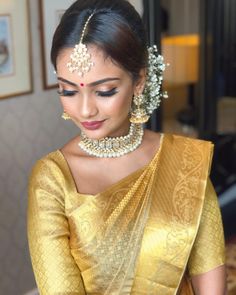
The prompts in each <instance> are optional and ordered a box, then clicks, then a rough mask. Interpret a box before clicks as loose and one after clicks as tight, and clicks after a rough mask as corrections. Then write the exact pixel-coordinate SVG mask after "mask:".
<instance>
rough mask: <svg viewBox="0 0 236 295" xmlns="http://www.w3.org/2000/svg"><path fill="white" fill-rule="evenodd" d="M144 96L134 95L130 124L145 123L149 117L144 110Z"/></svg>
mask: <svg viewBox="0 0 236 295" xmlns="http://www.w3.org/2000/svg"><path fill="white" fill-rule="evenodd" d="M144 103H145V96H144V95H143V94H139V95H135V96H134V97H133V106H132V111H131V117H130V119H129V120H130V122H131V123H135V124H142V123H146V122H147V121H148V119H149V118H150V116H149V115H148V114H147V112H146V110H145V108H144Z"/></svg>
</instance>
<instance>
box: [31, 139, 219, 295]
mask: <svg viewBox="0 0 236 295" xmlns="http://www.w3.org/2000/svg"><path fill="white" fill-rule="evenodd" d="M211 157H212V145H211V143H209V142H204V141H200V140H192V139H188V138H183V137H180V136H172V135H165V136H164V137H163V141H162V145H161V148H160V150H159V152H157V153H156V155H155V156H154V158H153V159H152V160H151V162H150V163H149V164H148V165H147V166H145V167H143V168H141V169H139V170H137V171H136V172H134V173H132V174H130V175H129V176H127V177H125V178H124V179H122V180H120V181H119V182H118V183H116V184H114V185H112V186H110V187H109V188H107V189H106V190H105V191H104V192H102V193H99V194H97V195H95V196H93V195H85V194H79V193H78V192H77V191H76V186H75V183H74V180H73V178H72V176H71V172H70V170H69V167H68V166H67V163H66V160H65V159H64V157H63V155H62V154H61V152H60V151H56V152H53V153H51V154H49V155H48V156H46V157H45V158H43V159H41V160H40V161H39V162H38V163H37V164H36V166H35V168H34V170H33V173H32V177H31V182H30V187H29V206H28V237H29V247H30V253H31V259H32V264H33V268H34V273H35V277H36V281H37V285H38V288H39V290H40V294H43V295H46V294H55V295H56V294H57V295H59V294H61V295H65V294H68V295H69V294H70V295H73V294H77V295H78V294H100V295H103V294H104V295H105V294H107V295H111V294H120V295H123V294H124V295H125V294H127V295H128V294H132V295H136V294H137V295H139V294H148V295H152V294H155V295H156V294H157V295H158V294H160V295H172V294H185V295H188V294H193V293H192V287H191V282H190V279H189V277H190V276H193V275H197V274H200V273H204V272H207V271H209V270H211V269H214V268H215V267H217V266H219V265H222V264H224V239H223V230H222V223H221V217H220V212H219V208H218V204H217V199H216V196H215V193H214V189H213V188H212V186H211V183H210V181H208V174H209V169H210V164H211Z"/></svg>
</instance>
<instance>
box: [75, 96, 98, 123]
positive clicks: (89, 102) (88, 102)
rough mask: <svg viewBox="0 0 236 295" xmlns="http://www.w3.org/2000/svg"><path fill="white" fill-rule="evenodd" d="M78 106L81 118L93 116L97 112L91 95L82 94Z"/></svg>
mask: <svg viewBox="0 0 236 295" xmlns="http://www.w3.org/2000/svg"><path fill="white" fill-rule="evenodd" d="M79 108H80V110H79V111H80V115H81V117H82V118H83V119H88V118H92V117H95V116H96V115H97V113H98V108H97V105H96V101H95V99H93V97H89V96H84V97H83V98H81V103H80V106H79Z"/></svg>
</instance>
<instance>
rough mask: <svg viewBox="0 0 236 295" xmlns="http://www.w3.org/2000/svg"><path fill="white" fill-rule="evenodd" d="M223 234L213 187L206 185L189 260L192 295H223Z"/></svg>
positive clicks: (224, 285) (224, 280)
mask: <svg viewBox="0 0 236 295" xmlns="http://www.w3.org/2000/svg"><path fill="white" fill-rule="evenodd" d="M224 263H225V248H224V233H223V227H222V221H221V214H220V210H219V205H218V201H217V197H216V194H215V191H214V188H213V186H212V184H211V182H210V180H209V181H208V183H207V188H206V196H205V201H204V206H203V212H202V216H201V221H200V226H199V230H198V234H197V237H196V240H195V242H194V246H193V249H192V252H191V256H190V259H189V265H188V268H189V273H190V275H191V277H192V285H193V288H194V291H195V294H196V295H211V294H212V295H224V294H226V270H225V266H224Z"/></svg>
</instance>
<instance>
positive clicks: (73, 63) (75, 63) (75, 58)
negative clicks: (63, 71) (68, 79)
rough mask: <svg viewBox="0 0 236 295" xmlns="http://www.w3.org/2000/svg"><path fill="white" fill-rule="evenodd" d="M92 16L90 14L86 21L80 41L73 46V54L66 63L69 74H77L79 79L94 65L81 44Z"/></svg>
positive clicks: (84, 46)
mask: <svg viewBox="0 0 236 295" xmlns="http://www.w3.org/2000/svg"><path fill="white" fill-rule="evenodd" d="M93 15H94V13H92V14H91V15H90V16H89V18H88V19H87V21H86V23H85V25H84V28H83V31H82V34H81V38H80V41H79V43H78V44H76V45H75V47H74V49H73V53H72V54H71V56H70V61H69V62H68V63H67V67H68V69H69V71H70V72H71V73H74V72H77V73H78V75H79V76H80V77H83V76H84V74H86V73H88V72H89V71H90V69H91V67H92V66H94V63H93V62H92V60H91V55H90V54H89V53H88V47H87V46H86V44H84V43H83V39H84V35H85V31H86V29H87V26H88V23H89V21H90V19H91V18H92V16H93Z"/></svg>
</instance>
